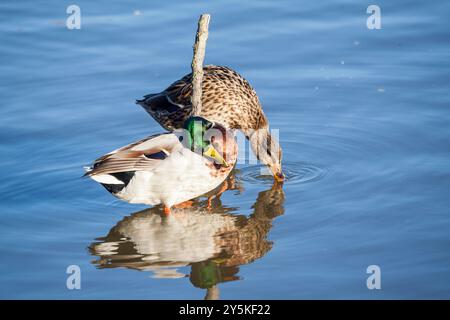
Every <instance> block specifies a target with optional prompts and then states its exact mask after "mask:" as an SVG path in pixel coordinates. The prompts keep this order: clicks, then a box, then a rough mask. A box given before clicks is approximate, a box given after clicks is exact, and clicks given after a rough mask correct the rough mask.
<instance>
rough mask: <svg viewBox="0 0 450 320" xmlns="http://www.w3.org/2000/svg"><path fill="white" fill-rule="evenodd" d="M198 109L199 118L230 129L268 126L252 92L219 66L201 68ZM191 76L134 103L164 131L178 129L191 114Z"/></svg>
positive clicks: (245, 82) (240, 77)
mask: <svg viewBox="0 0 450 320" xmlns="http://www.w3.org/2000/svg"><path fill="white" fill-rule="evenodd" d="M203 70H204V76H203V83H202V88H203V96H202V110H201V113H200V114H199V116H202V117H204V118H206V119H208V120H211V121H215V122H218V123H221V124H223V125H225V126H226V127H228V128H231V129H260V128H266V127H267V126H268V123H267V119H266V117H265V115H264V112H263V111H262V108H261V104H260V102H259V99H258V96H257V95H256V92H255V90H253V88H252V87H251V85H250V84H249V83H248V81H247V80H245V79H244V78H243V77H242V76H241V75H239V74H238V73H237V72H236V71H234V70H232V69H230V68H227V67H222V66H214V65H208V66H205V67H204V68H203ZM191 80H192V74H188V75H186V76H184V77H183V78H181V79H180V80H178V81H175V82H174V83H172V84H171V85H170V86H169V87H168V88H167V89H166V90H164V91H162V92H160V93H157V94H149V95H147V96H145V97H144V99H142V100H138V101H137V103H138V104H139V105H141V106H142V107H144V109H145V110H146V111H147V112H148V113H149V114H150V115H151V116H152V117H153V118H154V119H155V120H156V121H157V122H159V123H160V124H161V125H162V126H163V127H164V128H166V129H168V130H173V129H175V128H181V127H182V125H183V122H184V121H185V120H186V119H187V118H188V117H189V116H191V115H192V106H191V101H190V97H191V93H192V83H191Z"/></svg>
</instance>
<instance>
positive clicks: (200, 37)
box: [191, 13, 210, 115]
mask: <svg viewBox="0 0 450 320" xmlns="http://www.w3.org/2000/svg"><path fill="white" fill-rule="evenodd" d="M209 19H210V16H209V14H207V13H204V14H202V15H201V16H200V19H199V20H198V27H197V35H196V37H195V43H194V56H193V57H192V64H191V67H192V96H191V104H192V112H193V115H200V113H201V112H202V80H203V60H204V59H205V50H206V40H207V39H208V26H209Z"/></svg>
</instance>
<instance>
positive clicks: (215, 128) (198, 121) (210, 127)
mask: <svg viewBox="0 0 450 320" xmlns="http://www.w3.org/2000/svg"><path fill="white" fill-rule="evenodd" d="M183 127H184V129H185V130H186V131H187V132H186V133H187V134H186V138H187V139H186V140H187V141H186V143H185V146H186V147H187V148H189V149H191V150H192V151H194V152H197V153H201V154H202V155H203V156H205V157H208V158H211V159H213V160H214V161H215V162H216V163H218V164H220V165H223V166H225V167H228V163H227V162H226V161H225V159H224V158H223V157H222V155H221V153H220V152H219V151H218V150H217V148H215V147H214V144H215V140H216V139H217V136H222V135H223V134H226V129H225V128H224V127H222V126H221V125H219V124H217V123H214V122H211V121H209V120H206V119H205V118H202V117H198V116H193V117H190V118H188V119H187V120H186V121H185V122H184V126H183Z"/></svg>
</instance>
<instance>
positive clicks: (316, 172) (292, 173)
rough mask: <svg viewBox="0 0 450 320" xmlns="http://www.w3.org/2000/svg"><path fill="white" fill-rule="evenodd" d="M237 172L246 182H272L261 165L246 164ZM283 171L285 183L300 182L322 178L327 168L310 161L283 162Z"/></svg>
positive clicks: (269, 174)
mask: <svg viewBox="0 0 450 320" xmlns="http://www.w3.org/2000/svg"><path fill="white" fill-rule="evenodd" d="M239 172H240V173H239V174H238V177H239V179H240V180H242V181H245V182H248V183H252V184H260V183H264V184H271V183H273V177H272V175H271V173H270V171H269V170H268V169H267V168H266V167H265V166H263V165H253V166H246V167H244V168H242V169H240V170H239ZM283 172H284V174H285V176H286V180H285V182H284V183H285V184H302V183H310V182H315V181H318V180H320V179H322V178H323V177H324V176H325V175H326V173H327V169H326V168H324V167H320V166H317V165H315V164H312V163H306V162H298V163H286V164H283Z"/></svg>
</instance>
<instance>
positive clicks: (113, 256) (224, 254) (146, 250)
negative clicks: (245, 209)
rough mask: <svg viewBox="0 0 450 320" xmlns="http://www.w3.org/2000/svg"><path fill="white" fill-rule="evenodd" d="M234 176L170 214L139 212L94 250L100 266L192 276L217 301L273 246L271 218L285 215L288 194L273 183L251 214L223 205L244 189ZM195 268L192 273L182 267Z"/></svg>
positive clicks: (161, 275) (157, 274)
mask: <svg viewBox="0 0 450 320" xmlns="http://www.w3.org/2000/svg"><path fill="white" fill-rule="evenodd" d="M235 181H236V180H235V176H234V175H231V176H230V177H229V178H228V179H227V180H225V182H224V183H223V185H222V186H220V187H219V188H217V189H216V190H214V191H212V192H211V193H209V194H208V195H207V199H206V200H202V199H203V198H198V199H196V200H194V201H193V203H192V205H191V206H190V207H187V208H175V209H174V210H173V212H172V214H171V215H170V216H165V215H164V214H163V210H162V208H160V207H154V208H150V209H146V210H143V211H140V212H136V213H134V214H132V215H130V216H128V217H126V218H124V219H123V220H122V221H120V222H119V223H117V224H116V225H115V226H114V227H113V228H112V229H111V230H110V231H109V233H108V235H107V236H106V237H102V238H98V239H96V240H97V242H94V243H92V244H91V246H90V247H89V250H90V252H91V254H92V255H95V256H97V257H98V259H97V260H95V261H93V263H94V264H95V265H97V267H98V268H117V267H125V268H130V269H136V270H140V271H151V272H153V274H154V277H155V278H181V277H187V276H189V279H190V281H191V283H192V284H193V285H194V286H195V287H198V288H202V289H206V291H207V292H206V296H205V299H218V298H219V289H218V287H217V285H218V284H219V283H221V282H227V281H233V280H238V279H240V278H239V276H238V272H239V266H241V265H244V264H248V263H251V262H253V261H255V260H256V259H259V258H261V257H263V256H264V255H265V254H266V253H267V252H268V251H269V250H270V249H271V248H272V244H273V243H272V242H271V241H269V240H268V239H267V236H268V233H269V231H270V229H271V227H272V220H273V219H274V218H275V217H277V216H279V215H282V214H283V213H284V208H283V202H284V192H283V189H282V188H281V186H280V185H278V184H274V185H273V186H272V187H271V188H270V189H269V190H265V191H262V192H260V193H259V194H258V197H257V199H256V202H255V203H254V205H253V206H252V208H253V210H254V211H253V213H252V214H251V215H250V216H248V217H247V216H244V215H236V214H235V213H236V211H237V209H236V208H230V207H226V206H224V205H222V202H221V199H220V195H221V194H222V193H223V192H224V191H226V190H240V189H241V186H240V185H239V184H237V183H236V182H235ZM186 266H190V267H191V270H190V274H188V275H185V274H183V273H181V272H180V271H179V270H178V268H181V267H186Z"/></svg>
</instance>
